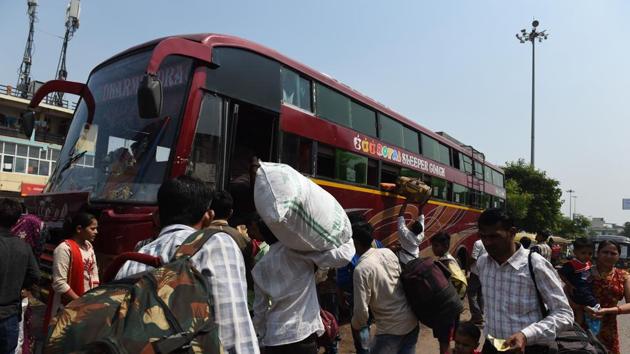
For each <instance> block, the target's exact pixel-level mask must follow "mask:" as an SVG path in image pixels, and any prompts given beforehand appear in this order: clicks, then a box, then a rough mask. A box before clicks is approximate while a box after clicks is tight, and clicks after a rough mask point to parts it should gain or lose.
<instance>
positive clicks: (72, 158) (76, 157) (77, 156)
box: [57, 150, 87, 176]
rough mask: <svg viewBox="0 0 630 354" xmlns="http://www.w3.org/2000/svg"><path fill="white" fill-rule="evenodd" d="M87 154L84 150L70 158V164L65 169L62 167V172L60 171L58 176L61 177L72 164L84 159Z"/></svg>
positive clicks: (65, 165)
mask: <svg viewBox="0 0 630 354" xmlns="http://www.w3.org/2000/svg"><path fill="white" fill-rule="evenodd" d="M86 153H87V150H83V151H81V152H79V153H76V154H74V155H72V156H70V158H69V159H68V162H66V163H65V164H64V165H63V167H61V170H59V173H58V174H57V175H58V176H60V175H61V173H62V172H63V171H65V170H67V169H69V168H70V166H72V164H74V163H75V162H77V161H78V160H79V159H80V158H82V157H83V155H85V154H86Z"/></svg>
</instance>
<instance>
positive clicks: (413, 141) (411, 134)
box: [403, 127, 420, 154]
mask: <svg viewBox="0 0 630 354" xmlns="http://www.w3.org/2000/svg"><path fill="white" fill-rule="evenodd" d="M403 142H404V144H405V146H403V147H404V148H405V149H407V150H409V151H411V152H415V153H416V154H419V153H420V144H419V142H418V133H417V132H416V131H414V130H411V129H409V128H407V127H403Z"/></svg>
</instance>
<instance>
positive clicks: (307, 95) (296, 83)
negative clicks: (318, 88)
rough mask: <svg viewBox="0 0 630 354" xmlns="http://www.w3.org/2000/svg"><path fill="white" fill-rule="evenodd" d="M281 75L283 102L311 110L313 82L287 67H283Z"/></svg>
mask: <svg viewBox="0 0 630 354" xmlns="http://www.w3.org/2000/svg"><path fill="white" fill-rule="evenodd" d="M280 75H281V77H282V102H284V103H287V104H290V105H293V106H296V107H300V108H302V109H304V110H307V111H309V112H311V111H312V109H311V82H310V81H309V80H307V79H305V78H303V77H301V76H300V75H298V74H297V73H296V72H294V71H293V70H290V69H287V68H281V69H280Z"/></svg>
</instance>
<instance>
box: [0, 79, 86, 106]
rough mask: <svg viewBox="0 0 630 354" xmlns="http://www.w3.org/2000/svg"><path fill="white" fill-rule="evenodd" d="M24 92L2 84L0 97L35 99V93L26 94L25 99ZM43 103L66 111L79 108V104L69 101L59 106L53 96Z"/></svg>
mask: <svg viewBox="0 0 630 354" xmlns="http://www.w3.org/2000/svg"><path fill="white" fill-rule="evenodd" d="M22 93H23V92H22V91H21V90H18V89H17V88H15V87H13V86H11V85H1V84H0V95H7V96H12V97H18V98H24V99H27V100H30V99H31V98H33V93H32V92H27V93H26V97H24V96H23V95H22ZM42 102H43V103H46V104H49V105H51V106H59V107H62V108H66V109H72V110H74V109H76V108H77V103H76V102H72V101H69V100H61V105H59V104H57V103H58V102H56V101H55V100H54V99H53V98H52V97H51V96H46V97H45V98H44V99H43V100H42Z"/></svg>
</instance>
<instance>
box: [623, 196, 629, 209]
mask: <svg viewBox="0 0 630 354" xmlns="http://www.w3.org/2000/svg"><path fill="white" fill-rule="evenodd" d="M622 209H623V210H630V198H624V199H622Z"/></svg>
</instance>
